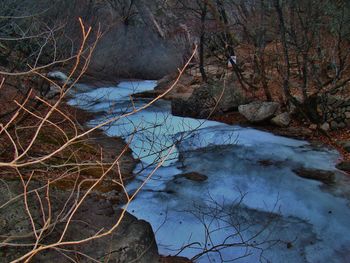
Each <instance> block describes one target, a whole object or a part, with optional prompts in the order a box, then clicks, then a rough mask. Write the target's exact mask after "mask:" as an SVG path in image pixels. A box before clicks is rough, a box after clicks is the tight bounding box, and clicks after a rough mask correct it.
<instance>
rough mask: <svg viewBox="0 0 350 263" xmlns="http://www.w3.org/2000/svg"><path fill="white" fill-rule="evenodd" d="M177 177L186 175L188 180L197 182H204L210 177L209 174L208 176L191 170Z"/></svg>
mask: <svg viewBox="0 0 350 263" xmlns="http://www.w3.org/2000/svg"><path fill="white" fill-rule="evenodd" d="M176 177H184V178H186V179H188V180H191V181H196V182H204V181H206V180H207V179H208V176H206V175H204V174H200V173H197V172H189V173H184V174H179V175H177V176H176Z"/></svg>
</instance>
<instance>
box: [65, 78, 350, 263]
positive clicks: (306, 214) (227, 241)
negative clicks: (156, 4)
mask: <svg viewBox="0 0 350 263" xmlns="http://www.w3.org/2000/svg"><path fill="white" fill-rule="evenodd" d="M155 84H156V83H155V82H154V81H140V82H136V81H134V82H122V83H120V84H119V85H118V87H107V88H89V87H85V86H81V89H82V90H83V92H82V93H78V94H77V95H76V96H75V99H73V100H72V101H71V104H74V105H77V106H79V107H82V108H84V109H87V110H90V111H94V112H104V114H102V115H101V114H97V116H99V117H97V118H96V120H94V121H93V122H92V123H91V125H93V124H94V123H95V122H100V121H101V120H104V119H105V118H110V117H111V116H117V115H120V114H121V113H125V112H130V111H132V109H133V107H135V108H138V107H140V106H143V105H145V104H146V103H148V102H149V100H146V99H142V100H135V101H134V102H133V103H131V101H130V98H129V95H130V94H132V93H135V92H140V91H145V90H150V89H153V88H154V86H155ZM96 98H98V99H99V100H98V102H96V101H95V100H96ZM170 112H171V111H170V103H169V102H167V101H158V102H156V103H155V104H153V105H152V106H150V107H149V108H147V109H145V110H143V111H140V112H138V113H137V114H134V115H130V116H129V117H127V118H123V119H120V120H118V121H116V122H114V123H113V124H112V125H110V126H108V127H106V128H105V129H106V132H107V134H110V135H116V136H123V137H124V138H126V139H130V138H131V136H133V140H132V142H131V148H132V150H133V152H134V155H135V157H137V158H140V160H141V163H140V165H139V166H138V167H137V168H136V170H135V173H137V174H139V175H138V177H137V180H134V181H133V182H132V183H131V184H130V185H128V189H129V190H130V191H131V192H132V191H134V190H135V189H136V188H137V187H138V185H140V183H141V182H142V181H143V180H144V178H145V176H147V174H148V173H149V172H150V171H151V170H152V169H153V168H154V166H155V165H154V163H157V162H159V161H160V160H161V159H162V158H163V157H164V156H166V155H167V154H168V153H169V150H172V145H174V143H175V144H176V147H175V148H173V150H172V152H171V154H170V155H169V159H168V160H167V161H166V162H165V163H164V164H163V166H162V167H161V168H159V169H158V170H157V171H156V173H155V174H154V175H153V176H152V179H151V180H150V181H149V182H148V183H147V185H146V186H145V188H144V189H143V191H142V192H141V193H140V194H139V195H138V197H137V198H136V199H135V200H134V201H133V202H132V204H131V206H130V207H129V208H128V211H129V212H130V213H132V214H134V215H135V216H137V217H138V218H142V219H145V220H146V221H148V222H150V223H151V224H152V226H153V229H154V231H155V232H156V239H157V243H158V246H159V250H160V253H161V254H164V255H169V254H172V255H174V254H176V253H177V252H178V251H179V249H181V248H182V247H184V248H183V250H182V252H181V253H180V256H186V257H189V258H192V257H194V256H196V255H197V256H196V259H197V260H196V261H197V262H222V261H225V260H227V261H228V260H233V259H237V260H236V261H237V262H259V260H260V261H262V262H327V263H328V262H350V207H349V206H350V205H349V204H350V202H349V199H350V194H349V193H350V187H349V186H350V182H349V180H348V179H347V177H346V176H344V175H342V174H341V173H340V172H338V171H336V168H335V163H336V160H337V158H338V157H339V156H338V153H337V152H335V151H333V150H329V149H326V148H321V147H317V146H313V145H311V144H309V143H308V142H306V141H300V140H294V139H289V138H284V137H280V136H275V135H273V134H270V133H266V132H262V131H258V130H255V129H251V128H242V127H239V126H230V125H226V124H222V123H218V122H214V121H205V122H204V121H202V120H195V119H191V118H182V117H175V116H172V115H171V114H170ZM135 131H136V132H135ZM300 167H305V168H315V169H322V170H330V171H336V172H337V179H336V183H335V185H333V186H326V185H324V184H323V183H321V182H318V181H312V180H307V179H303V178H300V177H298V176H296V175H295V174H294V172H293V171H292V170H293V169H295V168H300ZM187 172H198V173H201V174H204V175H206V176H207V177H208V179H207V180H206V181H202V182H197V181H190V180H188V179H186V178H184V177H181V176H180V174H183V173H187ZM205 251H206V253H203V252H205ZM201 253H203V254H201Z"/></svg>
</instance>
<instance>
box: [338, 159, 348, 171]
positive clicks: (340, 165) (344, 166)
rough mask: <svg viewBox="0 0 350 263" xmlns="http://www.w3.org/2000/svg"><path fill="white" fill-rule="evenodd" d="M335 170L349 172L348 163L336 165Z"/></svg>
mask: <svg viewBox="0 0 350 263" xmlns="http://www.w3.org/2000/svg"><path fill="white" fill-rule="evenodd" d="M337 168H338V169H339V170H342V171H345V172H350V161H344V162H341V163H339V164H337Z"/></svg>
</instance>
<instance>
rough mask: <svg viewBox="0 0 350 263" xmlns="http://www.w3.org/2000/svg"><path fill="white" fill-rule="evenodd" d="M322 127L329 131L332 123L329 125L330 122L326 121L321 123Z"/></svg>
mask: <svg viewBox="0 0 350 263" xmlns="http://www.w3.org/2000/svg"><path fill="white" fill-rule="evenodd" d="M320 128H321V130H323V131H329V129H330V125H329V123H328V122H325V123H323V124H322V125H321V127H320Z"/></svg>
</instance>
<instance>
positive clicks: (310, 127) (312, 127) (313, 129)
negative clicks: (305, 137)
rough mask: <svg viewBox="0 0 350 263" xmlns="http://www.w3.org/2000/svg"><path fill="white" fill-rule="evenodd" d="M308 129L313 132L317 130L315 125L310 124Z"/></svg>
mask: <svg viewBox="0 0 350 263" xmlns="http://www.w3.org/2000/svg"><path fill="white" fill-rule="evenodd" d="M309 129H310V130H312V131H315V130H317V124H314V123H313V124H311V125H310V126H309Z"/></svg>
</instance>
